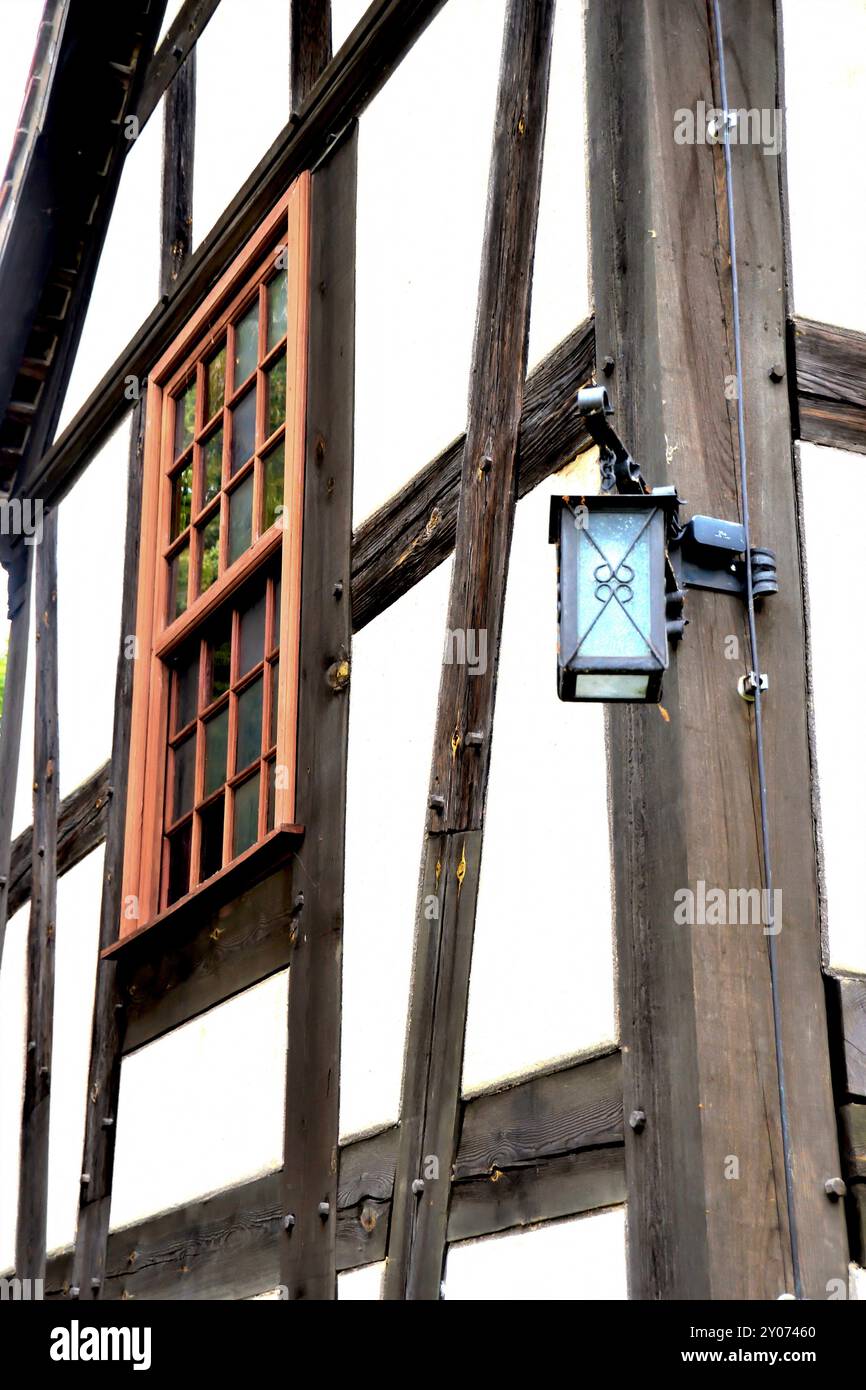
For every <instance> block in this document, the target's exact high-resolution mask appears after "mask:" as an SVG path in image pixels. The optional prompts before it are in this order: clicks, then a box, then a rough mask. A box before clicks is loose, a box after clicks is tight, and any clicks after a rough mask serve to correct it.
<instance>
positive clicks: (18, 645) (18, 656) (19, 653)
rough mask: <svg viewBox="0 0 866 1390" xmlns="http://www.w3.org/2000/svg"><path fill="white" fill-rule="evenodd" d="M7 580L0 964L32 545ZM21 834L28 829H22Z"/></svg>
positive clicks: (0, 765)
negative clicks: (7, 618)
mask: <svg viewBox="0 0 866 1390" xmlns="http://www.w3.org/2000/svg"><path fill="white" fill-rule="evenodd" d="M4 569H5V570H6V580H7V593H8V597H7V613H8V616H9V620H10V628H9V646H8V648H7V653H6V686H5V691H4V695H3V713H2V718H0V787H2V788H3V795H2V796H0V965H2V962H3V946H4V944H5V941H6V924H7V922H8V920H9V917H10V916H11V913H12V912H14V911H15V909H14V908H13V907H11V906H10V892H9V889H10V874H11V867H10V866H11V860H12V819H13V817H14V815H15V788H16V786H17V783H18V763H19V755H20V752H21V726H22V723H23V719H24V685H25V680H26V677H27V648H28V646H29V641H30V586H31V580H32V574H33V547H32V546H31V545H27V546H24V547H23V548H22V550H21V551H19V553H18V554H17V555H16V557H15V559H14V560H12V561H10V562H9V563H8V564H6V565H4ZM24 833H25V835H27V834H30V835H31V839H32V831H25V832H24Z"/></svg>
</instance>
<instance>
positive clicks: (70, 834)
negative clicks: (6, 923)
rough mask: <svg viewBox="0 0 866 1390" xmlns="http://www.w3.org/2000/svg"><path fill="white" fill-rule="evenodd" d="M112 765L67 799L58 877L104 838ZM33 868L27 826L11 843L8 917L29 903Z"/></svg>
mask: <svg viewBox="0 0 866 1390" xmlns="http://www.w3.org/2000/svg"><path fill="white" fill-rule="evenodd" d="M110 772H111V765H110V763H104V764H103V766H102V767H101V768H99V769H98V771H96V772H94V773H93V775H92V776H90V777H88V779H87V781H86V782H82V784H81V786H80V787H76V788H75V791H73V792H70V793H69V795H68V796H65V797H64V798H63V800H62V801H61V803H60V809H59V812H58V817H57V874H58V877H60V876H62V875H63V874H65V873H67V872H68V871H69V870H70V869H74V868H75V865H76V864H80V863H81V860H82V859H84V858H85V857H86V856H87V855H88V854H90V853H91V851H92V850H94V849H96V848H98V846H99V845H101V844H102V842H103V840H104V839H105V827H106V824H107V821H108V802H109V799H110V797H111V782H110ZM32 867H33V829H32V827H28V828H27V829H26V830H22V831H21V834H20V835H18V836H16V838H15V840H14V841H13V844H12V861H11V866H10V870H9V916H10V917H11V916H12V914H13V913H15V912H17V911H18V909H19V908H21V907H23V906H24V904H25V903H26V902H29V900H30V890H31V886H32V879H31V872H32Z"/></svg>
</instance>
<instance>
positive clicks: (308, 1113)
mask: <svg viewBox="0 0 866 1390" xmlns="http://www.w3.org/2000/svg"><path fill="white" fill-rule="evenodd" d="M357 153H358V131H357V126H355V125H353V126H352V127H351V128H350V129H349V131H348V132H347V133H346V134H345V135H344V136H343V138H342V139H341V140H340V142H339V144H338V145H337V146H336V147H335V148H334V149H332V150H331V151H330V152H329V154H328V155H327V156H326V158H325V160H324V161H323V162H322V164H321V165H320V166H319V167H318V168H317V169H316V170H314V172H313V179H312V192H311V214H310V215H311V233H310V319H309V324H310V328H309V349H308V372H307V424H306V440H307V443H306V457H305V464H304V530H303V534H304V556H303V570H302V578H301V638H300V653H301V664H300V682H299V685H300V689H299V706H298V770H297V817H298V819H299V821H300V822H301V824H303V825H304V827H305V834H304V843H303V845H302V847H301V849H300V851H299V852H298V854H297V856H296V861H295V869H294V883H295V886H296V888H297V889H298V890H299V896H298V899H297V901H296V905H295V917H296V926H295V942H294V950H293V953H292V961H291V966H290V968H289V1009H288V1014H289V1017H288V1030H289V1042H288V1061H287V1072H286V1115H285V1145H284V1161H283V1172H282V1179H281V1199H282V1204H283V1213H284V1218H285V1220H284V1229H283V1232H282V1233H281V1239H282V1245H281V1253H280V1270H281V1274H280V1277H281V1281H282V1283H283V1284H285V1285H286V1286H287V1288H288V1291H289V1298H291V1299H332V1298H335V1297H336V1264H335V1260H336V1235H337V1144H338V1138H339V1119H340V1107H339V1097H340V1001H341V991H342V952H343V877H344V844H345V830H346V764H347V753H348V734H349V677H350V670H351V643H352V595H351V580H352V556H351V548H352V474H353V460H354V453H353V442H354V397H355V201H356V199H355V191H356V179H357ZM323 1204H324V1205H323Z"/></svg>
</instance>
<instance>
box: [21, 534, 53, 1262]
mask: <svg viewBox="0 0 866 1390" xmlns="http://www.w3.org/2000/svg"><path fill="white" fill-rule="evenodd" d="M35 628H36V722H35V737H34V744H33V858H32V863H33V869H32V888H31V894H30V924H29V927H28V932H27V1031H26V1039H27V1041H26V1052H25V1064H24V1100H23V1105H22V1111H21V1168H20V1177H19V1186H18V1229H17V1236H16V1243H15V1272H16V1274H17V1276H18V1278H19V1279H44V1278H45V1234H46V1226H47V1217H48V1122H49V1110H50V1100H51V1056H52V1037H53V1031H54V942H55V932H56V925H57V804H58V796H57V785H58V778H59V769H58V758H59V743H58V730H57V513H56V511H55V510H53V509H52V510H51V511H49V512H48V513H47V514H46V516H45V518H44V522H43V531H42V540H41V542H40V544H39V546H38V548H37V553H36V624H35Z"/></svg>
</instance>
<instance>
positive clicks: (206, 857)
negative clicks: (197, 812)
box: [199, 796, 225, 880]
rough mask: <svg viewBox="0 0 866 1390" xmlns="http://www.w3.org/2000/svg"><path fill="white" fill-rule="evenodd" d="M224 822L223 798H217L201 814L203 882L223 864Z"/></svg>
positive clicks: (201, 876)
mask: <svg viewBox="0 0 866 1390" xmlns="http://www.w3.org/2000/svg"><path fill="white" fill-rule="evenodd" d="M224 820H225V797H222V796H221V797H219V798H218V799H217V800H216V801H214V802H213V803H212V804H211V805H210V806H207V807H206V808H205V810H203V811H202V813H201V873H200V875H199V877H200V878H201V879H202V880H204V879H206V878H211V877H212V876H213V874H215V873H217V871H218V870H219V869H221V868H222V864H223V821H224Z"/></svg>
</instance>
